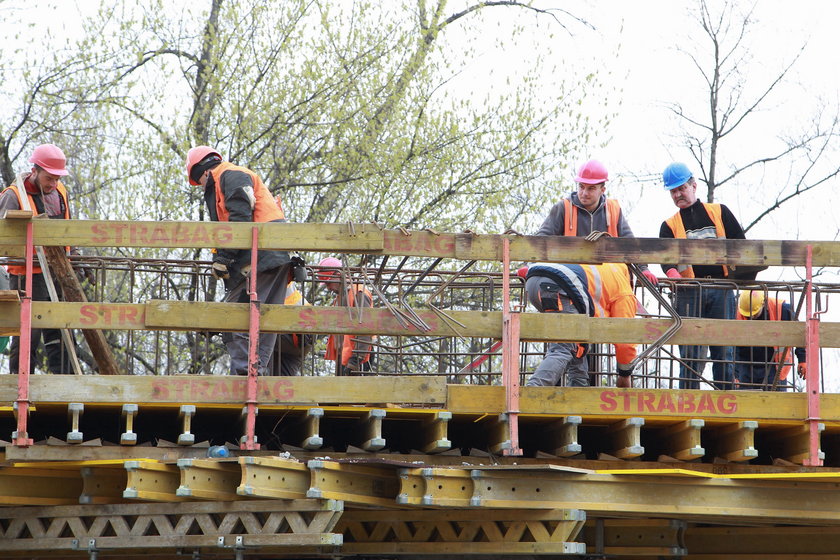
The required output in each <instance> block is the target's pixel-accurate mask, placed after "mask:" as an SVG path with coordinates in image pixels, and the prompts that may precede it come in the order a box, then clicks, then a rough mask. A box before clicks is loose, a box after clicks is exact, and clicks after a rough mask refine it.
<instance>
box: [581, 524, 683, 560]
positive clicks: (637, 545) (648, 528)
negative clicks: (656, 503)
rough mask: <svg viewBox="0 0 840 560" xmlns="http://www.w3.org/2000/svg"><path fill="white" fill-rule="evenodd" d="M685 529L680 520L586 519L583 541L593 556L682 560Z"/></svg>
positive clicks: (582, 535) (582, 534)
mask: <svg viewBox="0 0 840 560" xmlns="http://www.w3.org/2000/svg"><path fill="white" fill-rule="evenodd" d="M686 527H687V523H686V522H685V521H680V520H677V519H587V521H586V524H585V525H584V527H583V531H582V533H581V537H582V539H581V540H583V541H584V542H585V543H586V549H587V552H589V553H590V554H606V555H608V556H619V557H625V556H632V557H639V556H651V557H682V556H685V554H686V553H687V549H686V546H685V531H686Z"/></svg>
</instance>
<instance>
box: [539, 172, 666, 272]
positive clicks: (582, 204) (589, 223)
mask: <svg viewBox="0 0 840 560" xmlns="http://www.w3.org/2000/svg"><path fill="white" fill-rule="evenodd" d="M608 180H609V172H608V171H607V168H606V167H605V166H604V164H603V163H601V162H600V161H598V160H595V159H590V160H589V161H587V162H586V163H584V164H583V165H581V166H580V168H578V172H577V175H576V176H575V183H576V184H577V191H576V192H572V193H570V194H569V196H567V197H566V198H564V199H563V200H561V201H560V202H558V203H557V204H555V205H554V206H552V208H551V210H550V211H549V213H548V216H547V217H546V219H545V221H544V222H543V224H542V226H540V229H539V230H538V231H537V233H536V235H563V236H567V237H586V236H587V235H589V234H591V233H593V232H597V231H605V232H607V233H609V234H610V235H611V236H613V237H634V235H633V230H631V229H630V225H629V224H628V223H627V220H626V219H625V218H624V213H623V212H622V211H621V206H620V205H619V203H618V201H617V200H616V199H614V198H607V196H606V194H605V193H606V190H607V181H608ZM639 268H640V269H641V271H642V273H643V274H644V275H645V278H647V279H648V280H649V281H650V282H651V283H653V284H654V285H655V284H657V279H656V276H655V275H654V274H653V273H652V272H651V271H650V270H648V266H647V265H646V264H640V265H639Z"/></svg>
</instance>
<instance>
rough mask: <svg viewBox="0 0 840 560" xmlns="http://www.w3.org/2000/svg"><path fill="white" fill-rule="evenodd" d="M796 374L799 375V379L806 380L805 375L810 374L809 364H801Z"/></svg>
mask: <svg viewBox="0 0 840 560" xmlns="http://www.w3.org/2000/svg"><path fill="white" fill-rule="evenodd" d="M796 373H798V374H799V377H801V378H802V379H805V375H806V374H807V373H808V364H806V363H805V362H799V365H798V366H797V367H796Z"/></svg>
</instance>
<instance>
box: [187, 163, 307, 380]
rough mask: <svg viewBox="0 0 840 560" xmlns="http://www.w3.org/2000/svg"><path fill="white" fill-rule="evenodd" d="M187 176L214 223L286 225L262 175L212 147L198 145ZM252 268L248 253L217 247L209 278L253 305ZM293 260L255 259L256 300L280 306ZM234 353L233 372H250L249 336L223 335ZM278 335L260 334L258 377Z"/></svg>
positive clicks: (280, 256)
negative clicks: (199, 189) (250, 289)
mask: <svg viewBox="0 0 840 560" xmlns="http://www.w3.org/2000/svg"><path fill="white" fill-rule="evenodd" d="M186 171H187V177H188V178H189V182H190V184H191V185H194V186H200V187H202V188H203V189H204V201H205V202H206V203H207V211H208V213H209V214H210V219H211V220H213V221H214V222H285V221H286V220H285V215H284V213H283V209H282V208H281V207H280V206H278V204H277V202H276V201H275V199H274V197H273V196H272V195H271V193H270V192H269V190H268V188H266V186H265V185H264V184H263V182H262V180H261V179H260V178H259V176H258V175H257V174H256V173H254V172H253V171H251V170H250V169H247V168H245V167H240V166H238V165H234V164H233V163H230V162H228V161H223V159H222V156H221V154H220V153H219V152H218V151H217V150H215V149H214V148H211V147H209V146H196V147H194V148H191V149H190V151H189V152H187V161H186ZM250 269H251V251H250V249H228V248H217V249H216V250H215V252H214V254H213V265H212V267H211V269H210V272H211V274H212V275H213V277H214V278H216V279H217V280H223V281H224V284H225V289H226V293H225V297H224V301H226V302H238V303H247V302H248V301H249V296H248V286H247V280H248V275H249V274H250V273H252V272H253V271H251V270H250ZM290 269H291V258H290V256H289V253H287V252H286V251H268V250H262V251H259V254H258V256H257V270H256V274H257V278H256V280H257V299H259V301H260V302H261V303H274V304H280V303H283V301H284V300H285V294H286V285H287V284H288V282H289V272H290ZM223 338H224V340H225V345H226V346H227V350H228V353H229V354H230V373H231V374H232V375H247V374H248V333H241V332H239V333H232V334H231V335H226V336H224V337H223ZM276 342H277V333H260V341H259V362H258V364H257V373H258V375H265V373H266V368H267V367H268V363H269V360H270V359H271V355H272V353H273V352H274V346H275V344H276Z"/></svg>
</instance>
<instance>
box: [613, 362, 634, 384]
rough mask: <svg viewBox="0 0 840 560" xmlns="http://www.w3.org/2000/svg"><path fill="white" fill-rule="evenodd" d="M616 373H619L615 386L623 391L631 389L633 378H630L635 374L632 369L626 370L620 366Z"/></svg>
mask: <svg viewBox="0 0 840 560" xmlns="http://www.w3.org/2000/svg"><path fill="white" fill-rule="evenodd" d="M616 373H618V378H617V379H616V381H615V386H616V387H619V388H623V389H629V388H630V387H632V386H633V381H632V378H631V377H630V376H631V374H632V373H633V370H632V369H625V368H623V367H621V366H620V365H619V366H618V367H617V368H616Z"/></svg>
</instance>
